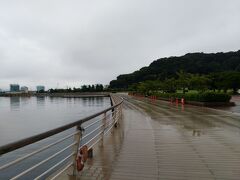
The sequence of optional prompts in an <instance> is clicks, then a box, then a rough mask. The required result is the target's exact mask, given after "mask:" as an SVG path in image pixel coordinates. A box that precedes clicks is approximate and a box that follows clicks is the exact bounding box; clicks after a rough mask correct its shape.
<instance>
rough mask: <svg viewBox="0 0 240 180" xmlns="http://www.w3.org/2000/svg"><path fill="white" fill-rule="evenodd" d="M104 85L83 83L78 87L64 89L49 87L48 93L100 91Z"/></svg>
mask: <svg viewBox="0 0 240 180" xmlns="http://www.w3.org/2000/svg"><path fill="white" fill-rule="evenodd" d="M103 90H104V87H103V85H102V84H96V85H83V86H81V87H80V88H76V87H74V88H66V89H49V92H50V93H71V92H73V93H74V92H102V91H103Z"/></svg>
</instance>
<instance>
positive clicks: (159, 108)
mask: <svg viewBox="0 0 240 180" xmlns="http://www.w3.org/2000/svg"><path fill="white" fill-rule="evenodd" d="M66 178H69V179H81V180H88V179H103V180H108V179H113V180H115V179H116V180H121V179H126V180H137V179H146V180H157V179H191V180H192V179H194V180H195V179H204V180H206V179H219V180H223V179H232V180H233V179H235V180H239V179H240V117H239V116H238V115H233V114H230V113H225V112H220V111H215V110H210V109H206V108H199V107H193V106H185V107H184V108H183V107H181V106H178V107H176V106H175V105H170V104H169V103H168V102H162V101H156V102H146V100H145V99H135V98H132V97H128V96H125V102H124V108H123V119H122V121H121V122H120V126H119V127H118V128H116V129H115V130H114V132H113V133H112V134H110V135H109V136H108V137H107V138H105V139H104V142H103V146H102V145H101V144H100V145H99V147H98V148H96V149H95V150H94V157H93V159H90V160H88V162H87V164H86V167H85V169H84V170H83V172H82V173H80V174H78V176H77V178H76V177H70V176H64V177H62V179H66Z"/></svg>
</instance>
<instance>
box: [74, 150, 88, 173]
mask: <svg viewBox="0 0 240 180" xmlns="http://www.w3.org/2000/svg"><path fill="white" fill-rule="evenodd" d="M87 158H88V147H87V146H86V145H84V146H83V147H81V149H80V150H79V152H78V155H77V159H76V164H77V170H78V171H82V170H83V168H84V163H85V162H86V161H87Z"/></svg>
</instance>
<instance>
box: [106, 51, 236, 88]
mask: <svg viewBox="0 0 240 180" xmlns="http://www.w3.org/2000/svg"><path fill="white" fill-rule="evenodd" d="M180 70H183V71H184V72H185V73H191V74H199V75H209V74H213V73H221V72H226V71H234V72H240V51H237V52H228V53H216V54H214V53H211V54H205V53H189V54H186V55H184V56H180V57H169V58H161V59H158V60H156V61H153V62H152V63H151V64H150V65H149V66H148V67H143V68H141V69H140V70H138V71H135V72H133V73H130V74H124V75H119V76H118V77H117V79H116V80H113V81H111V82H110V86H109V88H110V89H128V88H129V87H130V86H131V85H132V84H135V83H139V82H143V81H147V80H151V81H154V80H161V81H164V80H165V79H169V78H177V77H178V75H177V73H176V72H179V71H180Z"/></svg>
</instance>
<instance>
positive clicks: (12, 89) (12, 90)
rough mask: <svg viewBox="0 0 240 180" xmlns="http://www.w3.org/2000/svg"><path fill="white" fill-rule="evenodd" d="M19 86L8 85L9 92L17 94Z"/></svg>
mask: <svg viewBox="0 0 240 180" xmlns="http://www.w3.org/2000/svg"><path fill="white" fill-rule="evenodd" d="M19 90H20V86H19V84H10V92H19Z"/></svg>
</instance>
